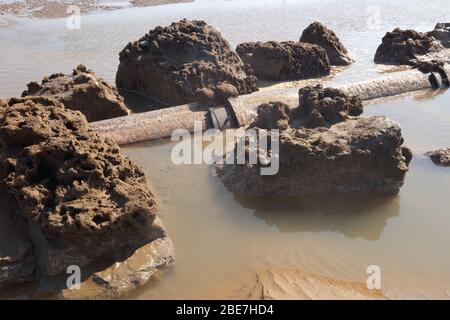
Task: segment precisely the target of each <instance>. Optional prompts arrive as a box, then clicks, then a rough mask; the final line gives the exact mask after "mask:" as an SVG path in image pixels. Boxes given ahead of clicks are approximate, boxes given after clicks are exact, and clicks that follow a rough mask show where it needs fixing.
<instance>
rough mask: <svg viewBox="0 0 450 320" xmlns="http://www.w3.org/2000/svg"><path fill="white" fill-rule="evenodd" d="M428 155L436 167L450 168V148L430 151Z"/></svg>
mask: <svg viewBox="0 0 450 320" xmlns="http://www.w3.org/2000/svg"><path fill="white" fill-rule="evenodd" d="M427 155H428V156H429V157H430V159H431V160H432V161H433V162H434V163H435V164H436V165H438V166H442V167H450V148H446V149H439V150H436V151H430V152H428V153H427Z"/></svg>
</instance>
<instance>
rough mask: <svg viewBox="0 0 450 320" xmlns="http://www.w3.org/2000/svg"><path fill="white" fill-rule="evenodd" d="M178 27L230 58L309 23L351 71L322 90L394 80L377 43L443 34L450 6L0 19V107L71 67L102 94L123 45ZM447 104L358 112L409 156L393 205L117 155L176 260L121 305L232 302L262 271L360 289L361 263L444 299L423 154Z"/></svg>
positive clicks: (194, 6)
mask: <svg viewBox="0 0 450 320" xmlns="http://www.w3.org/2000/svg"><path fill="white" fill-rule="evenodd" d="M378 10H379V11H378ZM378 12H379V13H380V16H379V19H378V18H377V13H378ZM399 12H401V13H402V14H399ZM182 17H189V18H200V19H205V20H206V21H208V22H209V23H211V24H213V25H215V26H217V27H218V28H219V29H220V30H221V31H222V32H223V34H224V36H225V37H227V38H228V39H229V40H230V42H231V43H232V44H233V45H236V44H237V43H239V42H242V41H251V40H262V41H263V40H269V39H275V40H295V39H298V38H299V36H300V33H301V30H302V29H303V28H304V27H306V26H307V25H308V24H309V23H310V22H312V21H313V20H319V21H322V22H324V23H325V24H327V25H329V26H330V27H332V28H333V29H334V30H335V31H336V33H337V34H338V35H339V36H340V38H341V40H342V41H343V42H344V43H345V45H346V46H347V47H348V49H349V50H350V52H351V53H352V54H353V55H354V56H355V58H356V59H357V61H358V62H357V63H356V64H355V65H353V66H351V67H349V68H346V69H344V70H343V71H342V72H340V73H338V74H336V75H335V76H334V77H330V78H328V79H325V81H326V82H327V83H329V84H330V85H331V84H342V83H346V82H351V81H358V80H365V79H370V78H373V77H378V76H382V75H383V74H385V73H386V72H390V71H393V69H392V68H383V67H377V66H375V65H373V64H372V57H373V54H374V52H375V50H376V47H377V45H378V43H379V42H380V39H381V37H382V36H383V35H384V33H385V32H386V31H387V30H391V29H393V28H394V27H396V26H401V27H404V28H406V27H410V28H415V29H418V30H421V31H425V30H429V29H432V28H433V26H434V24H435V23H436V22H438V21H450V3H448V1H446V0H442V1H433V2H432V3H426V2H423V1H419V0H416V1H396V2H394V1H381V0H380V1H371V4H370V6H367V5H364V4H362V2H361V1H356V0H351V1H340V2H336V1H311V0H309V1H308V0H305V1H287V0H285V1H275V0H266V1H245V2H244V1H220V0H218V1H207V0H204V1H196V2H194V3H191V4H176V5H170V6H161V7H153V8H139V9H124V10H120V11H114V12H108V13H104V14H96V15H93V16H86V17H83V19H82V28H81V30H67V29H66V28H65V21H64V20H34V21H26V20H15V19H13V18H10V17H8V19H9V20H8V21H9V25H8V26H6V27H2V28H1V29H0V43H2V44H3V45H2V49H1V50H0V61H2V64H1V65H0V81H1V82H0V83H1V86H0V96H4V97H7V96H13V95H19V94H20V92H21V91H22V90H24V89H25V84H26V83H27V82H29V81H31V80H38V79H41V78H42V77H43V76H44V75H48V74H49V73H52V72H69V71H70V70H71V69H72V68H73V67H74V66H75V65H77V64H79V63H84V64H86V65H88V66H89V67H90V68H92V69H94V70H95V71H96V72H98V73H99V74H100V75H101V76H103V77H105V78H106V79H107V80H108V81H111V82H113V81H114V74H115V71H116V68H117V64H118V52H119V51H120V50H121V49H122V48H123V47H124V46H125V45H126V43H127V42H128V41H130V40H134V39H137V38H138V37H140V36H141V35H142V34H144V33H145V32H146V31H147V30H148V29H150V28H152V27H154V26H156V25H159V24H163V25H166V24H168V23H170V22H171V21H174V20H177V19H180V18H182ZM270 85H271V84H265V89H264V90H270ZM282 86H283V85H282ZM278 87H280V85H276V86H275V88H278ZM449 98H450V92H440V93H432V92H420V93H416V94H414V95H407V96H405V97H402V98H399V99H389V100H383V101H378V102H377V103H374V104H371V105H369V106H367V107H366V109H365V112H364V115H365V116H366V115H380V114H381V115H386V116H388V117H389V118H391V119H393V120H396V121H398V122H399V123H400V124H401V126H402V128H403V134H404V136H405V140H406V145H408V146H409V147H410V148H412V150H413V151H414V159H413V161H412V163H411V168H410V171H409V173H408V175H407V179H406V183H405V186H404V187H403V188H402V190H401V192H400V195H399V196H397V197H389V198H373V197H371V198H361V197H357V198H355V197H350V198H347V197H346V198H342V197H336V196H332V195H327V196H321V197H304V198H296V199H281V200H277V201H274V200H268V199H266V200H264V201H261V200H255V199H247V198H237V197H235V196H234V195H233V194H231V193H230V192H228V191H227V190H226V189H225V188H224V187H223V185H222V184H221V182H220V180H219V179H218V178H217V177H216V176H215V175H214V170H213V168H211V167H209V166H175V165H173V164H172V162H171V161H170V151H171V148H172V146H173V144H172V143H170V142H157V143H146V144H139V145H134V146H129V147H127V148H124V152H125V153H126V154H127V155H129V156H131V157H133V158H134V159H136V160H137V161H138V162H139V163H140V164H141V165H142V166H143V168H144V169H145V171H146V174H147V176H148V180H149V181H150V184H151V185H152V188H153V189H154V190H155V192H156V193H157V196H158V198H159V203H160V215H161V218H162V220H163V221H164V224H165V225H166V228H167V230H168V232H169V233H170V236H171V238H172V239H173V241H174V243H175V246H176V253H177V261H176V263H175V264H174V265H173V266H172V267H171V268H170V269H169V270H167V271H166V273H165V274H164V276H163V277H161V278H160V279H158V281H154V282H152V283H150V284H148V285H146V286H144V287H143V288H140V289H139V290H137V291H135V292H133V293H132V294H131V295H130V298H142V299H143V298H205V297H206V298H207V297H214V298H221V297H245V291H243V290H239V288H240V281H241V278H242V275H246V274H251V273H252V272H253V271H254V270H264V269H265V268H267V267H268V266H276V267H279V268H295V269H297V268H298V269H301V270H306V271H308V272H314V273H319V274H323V275H327V276H329V277H333V278H339V279H344V280H354V281H361V282H365V279H366V273H365V272H366V268H367V266H369V265H373V264H375V265H379V266H380V267H381V271H382V285H383V288H385V289H387V290H392V291H394V292H400V296H420V295H422V296H423V295H425V296H431V295H437V296H439V297H444V298H445V297H447V295H446V291H447V290H450V274H449V272H448V270H449V269H450V255H449V254H448V245H449V243H450V232H449V229H450V197H448V190H449V189H450V170H449V169H446V168H440V167H437V166H435V165H433V164H432V163H431V161H430V160H429V159H427V158H426V157H425V156H424V155H423V153H424V152H426V151H429V150H432V149H435V148H439V147H447V146H450V108H449V104H448V101H449ZM242 295H244V296H242Z"/></svg>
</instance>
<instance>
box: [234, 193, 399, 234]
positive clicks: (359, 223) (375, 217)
mask: <svg viewBox="0 0 450 320" xmlns="http://www.w3.org/2000/svg"><path fill="white" fill-rule="evenodd" d="M234 199H235V200H236V201H237V202H238V203H240V204H241V205H242V206H243V207H244V208H246V209H253V210H254V211H253V215H254V216H255V217H257V218H258V219H261V220H264V221H265V222H266V223H267V224H268V225H270V226H276V227H277V228H278V230H279V231H280V232H322V231H332V232H339V233H341V234H343V235H345V236H346V237H348V238H352V239H353V238H358V237H361V238H364V239H366V240H373V241H375V240H378V239H380V236H381V234H382V232H383V229H384V227H385V226H386V224H387V221H388V220H389V219H390V218H392V217H397V216H399V214H400V197H399V196H394V197H387V196H362V195H338V194H324V195H310V196H302V197H295V198H276V199H267V198H265V199H261V198H249V197H244V196H241V195H235V196H234Z"/></svg>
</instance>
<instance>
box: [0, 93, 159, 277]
mask: <svg viewBox="0 0 450 320" xmlns="http://www.w3.org/2000/svg"><path fill="white" fill-rule="evenodd" d="M8 105H9V106H8V107H7V108H6V109H5V110H4V113H3V114H2V115H1V116H0V148H1V150H2V152H1V157H0V176H1V178H2V186H3V187H4V188H5V189H6V190H7V191H8V192H9V193H11V194H13V195H14V197H15V199H16V200H17V203H18V207H19V209H20V212H21V214H22V215H23V217H25V218H26V219H27V220H28V224H29V228H30V230H31V231H30V237H31V238H32V240H33V243H34V245H35V247H36V252H37V256H38V257H37V260H38V264H39V268H40V270H41V272H43V273H44V274H46V275H56V274H59V273H61V272H65V268H66V267H67V266H68V265H70V264H72V263H75V264H77V265H79V266H83V265H86V264H89V263H90V262H92V261H94V260H97V259H99V258H101V257H104V256H110V255H113V254H114V253H115V252H118V251H120V250H129V249H131V250H133V249H136V248H138V247H140V246H142V245H144V244H146V243H149V242H151V241H153V240H154V239H157V238H164V237H165V232H164V230H163V228H162V226H161V224H160V222H159V220H158V219H157V217H156V211H157V206H156V202H155V198H154V196H153V193H152V192H151V190H150V189H149V188H148V186H147V185H146V180H145V176H144V173H143V172H142V170H141V169H140V168H139V167H138V166H137V165H136V164H135V163H134V162H133V161H132V160H130V159H128V158H126V157H124V156H122V155H121V154H120V153H119V148H118V146H117V145H116V144H115V143H114V142H112V140H103V139H101V138H100V137H99V136H98V135H97V134H96V133H94V132H93V131H92V130H91V129H90V126H89V124H88V123H87V122H86V120H85V118H84V117H83V116H82V115H81V113H79V112H75V111H71V110H67V109H64V107H63V106H62V104H61V103H59V102H58V101H57V100H55V99H52V98H48V97H28V98H23V99H11V100H10V101H9V103H8Z"/></svg>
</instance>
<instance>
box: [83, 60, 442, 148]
mask: <svg viewBox="0 0 450 320" xmlns="http://www.w3.org/2000/svg"><path fill="white" fill-rule="evenodd" d="M449 75H450V66H449V65H445V66H444V67H442V68H440V69H439V70H438V71H436V72H432V73H430V74H425V73H422V72H420V71H418V70H415V69H411V70H408V71H404V72H401V73H400V74H396V75H392V76H388V77H384V78H380V79H375V80H368V81H362V82H357V83H353V84H348V85H342V86H338V87H337V88H338V89H341V90H343V91H344V92H345V93H346V94H348V95H355V96H359V97H360V98H361V99H362V100H364V101H367V100H371V99H377V98H382V97H388V96H393V95H398V94H402V93H407V92H412V91H418V90H423V89H428V88H436V87H437V86H442V87H448V86H449V79H450V77H449ZM270 101H282V102H284V103H286V104H287V105H289V106H291V107H296V106H297V105H298V92H297V91H296V90H295V91H293V90H292V89H290V90H280V91H276V92H269V93H267V92H266V93H253V94H248V95H243V96H239V97H236V98H231V99H229V100H228V102H227V103H226V104H225V105H224V106H222V107H218V108H214V109H208V108H207V107H205V106H204V105H200V104H197V103H191V104H186V105H181V106H176V107H170V108H166V109H160V110H156V111H149V112H143V113H137V114H132V115H129V116H125V117H119V118H113V119H107V120H103V121H98V122H93V123H91V126H92V128H93V129H94V130H95V131H96V132H98V133H99V134H100V135H101V136H103V137H108V138H111V139H113V140H115V141H116V142H117V143H118V144H119V145H125V144H131V143H136V142H141V141H149V140H158V139H163V138H166V137H170V136H171V134H172V132H173V131H174V130H176V129H185V130H188V131H189V132H193V131H194V122H196V121H200V122H201V123H202V130H205V129H207V128H211V127H213V128H214V127H215V128H218V129H223V128H226V127H241V126H244V125H246V124H248V123H249V121H251V119H252V118H253V116H254V114H255V113H256V109H257V108H258V106H259V105H261V104H262V103H266V102H270Z"/></svg>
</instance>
